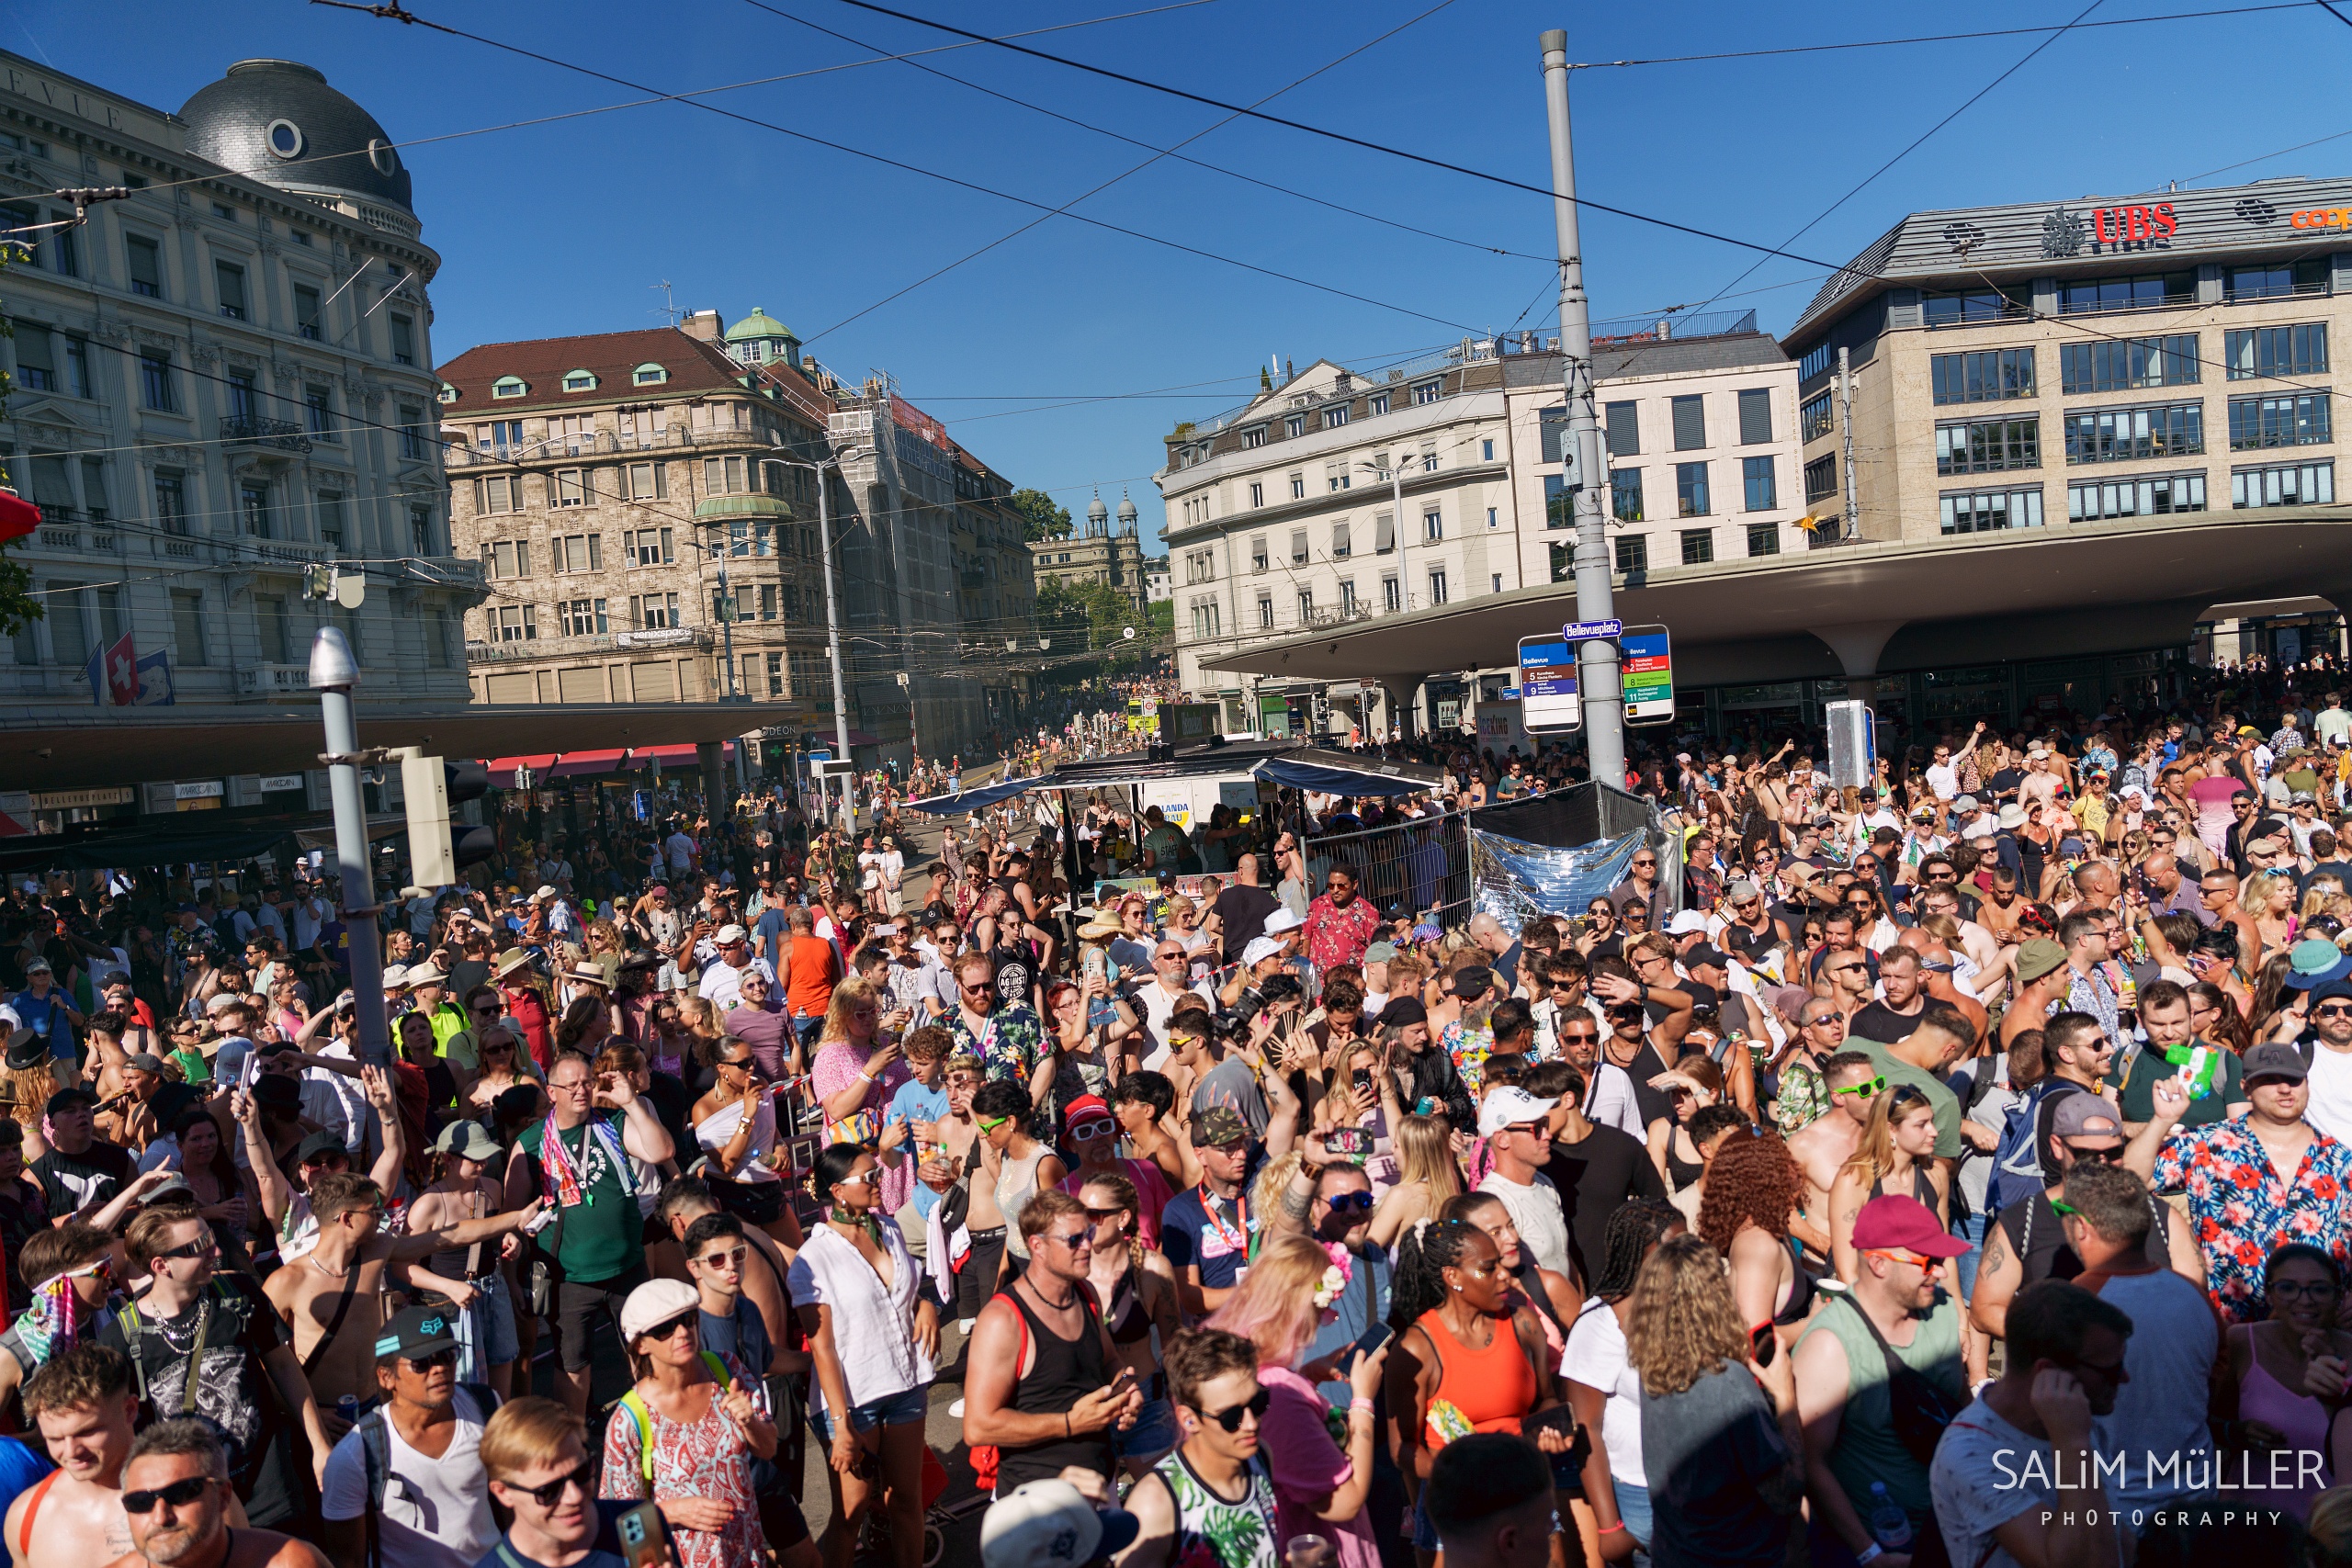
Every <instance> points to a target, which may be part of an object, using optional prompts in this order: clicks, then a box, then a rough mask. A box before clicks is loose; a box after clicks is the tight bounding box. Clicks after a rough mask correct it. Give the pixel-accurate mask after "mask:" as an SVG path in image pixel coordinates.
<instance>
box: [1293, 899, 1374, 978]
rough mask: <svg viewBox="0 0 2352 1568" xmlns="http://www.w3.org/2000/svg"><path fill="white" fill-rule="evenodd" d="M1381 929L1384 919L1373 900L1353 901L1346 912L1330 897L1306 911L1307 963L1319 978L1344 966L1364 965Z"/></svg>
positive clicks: (1320, 900) (1308, 907)
mask: <svg viewBox="0 0 2352 1568" xmlns="http://www.w3.org/2000/svg"><path fill="white" fill-rule="evenodd" d="M1379 929H1380V916H1379V915H1378V913H1376V912H1375V911H1374V908H1373V907H1372V900H1371V899H1369V898H1363V897H1357V898H1353V899H1351V900H1349V903H1348V907H1347V908H1344V909H1342V908H1340V907H1339V906H1338V905H1337V904H1334V903H1333V902H1331V896H1330V895H1329V893H1326V894H1324V895H1323V896H1322V897H1319V898H1317V899H1316V900H1315V902H1313V903H1312V904H1309V905H1308V906H1307V907H1306V957H1307V961H1308V962H1309V963H1311V964H1314V965H1315V968H1316V972H1317V974H1329V973H1330V971H1331V970H1332V968H1333V967H1335V966H1336V965H1338V964H1361V963H1363V954H1364V950H1365V949H1366V948H1368V947H1370V946H1371V945H1372V938H1373V933H1374V932H1375V931H1379Z"/></svg>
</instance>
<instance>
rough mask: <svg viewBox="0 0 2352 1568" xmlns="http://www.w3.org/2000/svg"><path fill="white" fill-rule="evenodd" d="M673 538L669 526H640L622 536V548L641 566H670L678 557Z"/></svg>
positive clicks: (624, 552)
mask: <svg viewBox="0 0 2352 1568" xmlns="http://www.w3.org/2000/svg"><path fill="white" fill-rule="evenodd" d="M672 540H673V536H672V534H671V531H670V530H669V529H667V528H639V530H637V531H636V532H635V533H633V534H623V535H622V536H621V550H622V552H623V554H625V555H627V556H628V558H630V559H631V560H633V561H634V562H635V563H636V564H637V565H639V566H668V565H670V564H671V563H672V562H673V560H675V559H676V556H675V555H674V554H673V544H672Z"/></svg>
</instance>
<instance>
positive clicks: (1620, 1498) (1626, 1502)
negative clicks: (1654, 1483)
mask: <svg viewBox="0 0 2352 1568" xmlns="http://www.w3.org/2000/svg"><path fill="white" fill-rule="evenodd" d="M1609 1482H1610V1487H1611V1490H1612V1491H1614V1492H1615V1493H1616V1494H1617V1517H1619V1518H1620V1519H1623V1521H1624V1523H1625V1529H1627V1530H1629V1531H1631V1532H1632V1533H1633V1537H1634V1544H1635V1545H1637V1546H1639V1547H1640V1548H1641V1549H1642V1550H1643V1551H1648V1550H1649V1549H1650V1489H1649V1488H1648V1487H1646V1486H1644V1485H1642V1484H1641V1483H1638V1482H1633V1481H1623V1480H1620V1479H1618V1478H1617V1477H1616V1476H1613V1475H1612V1476H1611V1477H1610V1478H1609Z"/></svg>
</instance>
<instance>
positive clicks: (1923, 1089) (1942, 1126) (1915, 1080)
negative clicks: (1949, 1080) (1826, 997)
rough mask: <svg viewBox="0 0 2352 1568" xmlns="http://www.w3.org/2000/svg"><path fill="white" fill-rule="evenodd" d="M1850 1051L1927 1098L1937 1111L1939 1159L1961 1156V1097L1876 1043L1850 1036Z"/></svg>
mask: <svg viewBox="0 0 2352 1568" xmlns="http://www.w3.org/2000/svg"><path fill="white" fill-rule="evenodd" d="M1846 1049H1847V1050H1849V1051H1860V1052H1861V1053H1862V1054H1863V1055H1866V1056H1868V1057H1869V1058H1870V1059H1871V1063H1872V1064H1873V1065H1874V1066H1876V1067H1877V1068H1878V1070H1879V1071H1880V1072H1882V1073H1883V1074H1885V1075H1886V1081H1887V1082H1888V1083H1889V1084H1909V1085H1910V1086H1911V1087H1912V1088H1914V1089H1917V1090H1918V1091H1919V1092H1920V1093H1922V1094H1924V1095H1926V1096H1927V1097H1928V1104H1929V1105H1932V1106H1934V1107H1935V1108H1936V1157H1937V1158H1938V1159H1958V1158H1959V1157H1960V1096H1958V1095H1956V1094H1954V1093H1952V1091H1951V1090H1950V1089H1946V1088H1945V1087H1944V1086H1943V1085H1942V1084H1940V1083H1939V1082H1938V1081H1936V1076H1935V1075H1934V1074H1933V1073H1928V1072H1922V1071H1920V1070H1919V1069H1918V1068H1917V1067H1915V1066H1912V1065H1911V1064H1910V1063H1908V1062H1906V1061H1905V1060H1903V1059H1902V1058H1901V1057H1900V1056H1897V1055H1895V1054H1894V1052H1892V1051H1890V1050H1888V1049H1887V1048H1886V1047H1885V1046H1883V1045H1882V1044H1880V1043H1878V1042H1877V1041H1875V1040H1864V1039H1862V1038H1861V1037H1860V1035H1849V1036H1847V1038H1846Z"/></svg>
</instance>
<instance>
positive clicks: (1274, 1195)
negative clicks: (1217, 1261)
mask: <svg viewBox="0 0 2352 1568" xmlns="http://www.w3.org/2000/svg"><path fill="white" fill-rule="evenodd" d="M1305 1163H1306V1157H1305V1156H1302V1155H1301V1154H1300V1153H1299V1152H1298V1151H1297V1150H1296V1149H1293V1150H1291V1152H1290V1153H1288V1154H1286V1155H1284V1156H1283V1157H1282V1158H1280V1159H1270V1160H1268V1161H1267V1162H1266V1163H1265V1164H1264V1165H1263V1166H1261V1167H1260V1168H1259V1170H1258V1179H1256V1180H1255V1181H1252V1182H1251V1183H1250V1212H1251V1213H1259V1214H1278V1213H1282V1204H1283V1193H1284V1192H1286V1191H1288V1190H1289V1189H1290V1179H1291V1177H1292V1176H1293V1175H1295V1173H1296V1172H1297V1170H1298V1168H1299V1167H1300V1166H1302V1165H1304V1164H1305ZM1251 1267H1252V1268H1253V1269H1254V1268H1255V1267H1256V1265H1254V1264H1253V1265H1251Z"/></svg>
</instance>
